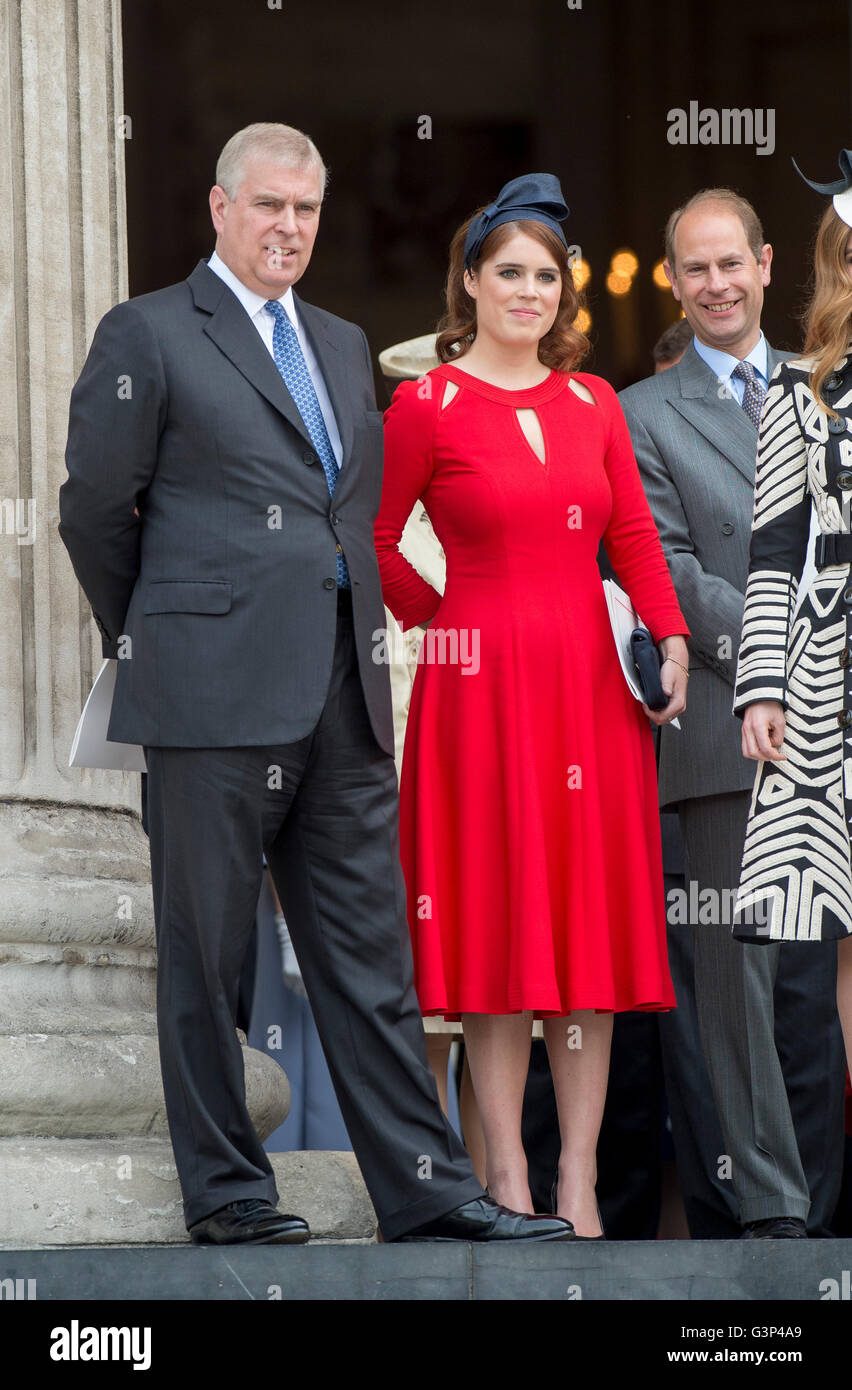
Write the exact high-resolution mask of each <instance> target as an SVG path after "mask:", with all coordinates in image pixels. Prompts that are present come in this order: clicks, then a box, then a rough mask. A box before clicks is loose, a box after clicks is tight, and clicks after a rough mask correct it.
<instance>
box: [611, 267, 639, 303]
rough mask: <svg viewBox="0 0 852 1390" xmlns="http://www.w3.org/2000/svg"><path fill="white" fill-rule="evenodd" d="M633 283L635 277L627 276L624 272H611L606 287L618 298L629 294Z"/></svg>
mask: <svg viewBox="0 0 852 1390" xmlns="http://www.w3.org/2000/svg"><path fill="white" fill-rule="evenodd" d="M632 283H633V276H632V275H626V274H625V273H624V271H623V270H611V271H610V272H609V275H608V276H607V277H606V287H607V289H608V290H609V292H610V294H613V295H615V296H616V297H620V296H621V295H624V294H629V293H630V287H631V285H632Z"/></svg>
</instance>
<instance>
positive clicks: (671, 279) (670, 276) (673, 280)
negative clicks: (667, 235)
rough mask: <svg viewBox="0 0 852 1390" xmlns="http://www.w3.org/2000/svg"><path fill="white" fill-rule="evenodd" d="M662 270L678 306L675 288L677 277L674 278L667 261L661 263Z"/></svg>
mask: <svg viewBox="0 0 852 1390" xmlns="http://www.w3.org/2000/svg"><path fill="white" fill-rule="evenodd" d="M663 270H664V271H665V273H666V279H667V280H668V282H669V284H670V285H671V287H672V294H673V295H674V297H675V299H676V300H677V302H678V304H679V303H680V295H679V293H678V288H677V277H676V275H675V273H674V271H673V270H672V268H671V266H670V265H669V262H668V261H663Z"/></svg>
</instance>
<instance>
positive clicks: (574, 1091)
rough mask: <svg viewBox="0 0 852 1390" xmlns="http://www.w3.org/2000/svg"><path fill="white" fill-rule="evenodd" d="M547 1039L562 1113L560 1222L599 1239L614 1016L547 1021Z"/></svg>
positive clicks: (581, 1014)
mask: <svg viewBox="0 0 852 1390" xmlns="http://www.w3.org/2000/svg"><path fill="white" fill-rule="evenodd" d="M543 1026H544V1037H545V1041H546V1043H547V1055H548V1058H549V1059H550V1071H551V1074H552V1076H553V1089H554V1091H555V1092H556V1108H557V1111H558V1113H559V1135H560V1139H561V1146H562V1147H561V1151H560V1155H559V1189H558V1198H559V1206H558V1210H557V1215H558V1216H564V1217H567V1219H568V1220H569V1221H571V1222H573V1224H574V1230H575V1231H576V1233H577V1235H578V1236H599V1235H600V1234H601V1226H600V1221H599V1220H598V1208H597V1198H596V1197H595V1183H596V1181H597V1176H598V1168H597V1158H596V1154H597V1147H598V1135H599V1133H600V1128H601V1120H602V1118H603V1110H604V1102H605V1100H606V1087H607V1081H608V1079H609V1052H610V1045H611V1043H612V1014H609V1013H607V1014H598V1013H595V1012H594V1010H591V1009H581V1010H580V1009H578V1010H575V1011H574V1012H573V1013H570V1014H566V1015H564V1016H563V1017H562V1018H546V1019H545V1020H544V1025H543Z"/></svg>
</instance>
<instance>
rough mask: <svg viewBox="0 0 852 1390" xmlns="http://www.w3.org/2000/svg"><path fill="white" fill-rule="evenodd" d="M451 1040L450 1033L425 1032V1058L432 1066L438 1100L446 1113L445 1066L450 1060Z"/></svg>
mask: <svg viewBox="0 0 852 1390" xmlns="http://www.w3.org/2000/svg"><path fill="white" fill-rule="evenodd" d="M452 1041H453V1035H452V1033H427V1034H426V1060H427V1062H428V1063H429V1066H430V1067H431V1068H432V1073H433V1075H434V1077H435V1085H436V1086H437V1087H438V1100H439V1101H440V1102H441V1109H442V1110H443V1112H444V1114H445V1115H446V1113H447V1105H448V1098H447V1067H448V1065H449V1061H450V1045H451V1043H452Z"/></svg>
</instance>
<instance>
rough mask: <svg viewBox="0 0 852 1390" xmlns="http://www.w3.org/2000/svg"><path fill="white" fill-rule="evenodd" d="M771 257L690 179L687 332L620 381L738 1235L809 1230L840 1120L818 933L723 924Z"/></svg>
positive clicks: (739, 815)
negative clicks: (680, 681)
mask: <svg viewBox="0 0 852 1390" xmlns="http://www.w3.org/2000/svg"><path fill="white" fill-rule="evenodd" d="M771 261H772V248H771V247H770V246H769V245H768V244H766V242H765V241H764V237H763V230H762V228H761V226H760V222H759V220H758V218H757V215H756V213H755V212H754V209H753V208H752V207H751V205H750V204H749V203H747V202H746V201H745V200H744V199H742V198H740V197H739V196H738V195H737V194H735V193H732V192H731V191H730V190H728V189H707V190H704V191H703V192H701V193H698V194H696V195H695V196H694V197H693V198H691V199H690V200H689V201H688V202H687V203H686V204H684V206H683V207H681V208H678V209H677V210H676V211H675V212H674V213H672V216H671V217H670V218H669V223H668V226H667V229H666V261H665V270H666V274H667V276H668V277H669V281H670V283H671V285H672V291H673V293H674V296H675V298H676V299H677V300H678V301H679V302H680V304H681V305H682V307H683V311H684V314H685V315H686V318H687V320H688V321H689V324H690V326H691V328H692V330H693V333H694V335H695V336H694V338H693V341H692V344H691V345H690V346H689V347H687V349H686V351H685V353H684V355H683V358H682V359H681V361H680V362H679V363H678V364H677V365H676V366H674V367H672V368H671V369H670V370H669V371H667V372H663V373H661V374H659V375H657V376H654V377H651V378H649V379H648V380H647V381H641V382H639V383H638V384H637V385H635V386H631V387H629V388H628V389H627V390H626V391H622V392H621V393H620V396H619V399H620V401H621V404H622V406H623V408H624V414H625V416H626V418H627V423H628V426H629V428H630V433H631V437H632V440H633V447H634V450H635V452H636V457H637V460H638V462H639V468H640V471H641V474H642V481H643V484H644V487H645V492H646V494H647V497H648V502H649V504H650V506H651V510H652V512H653V515H654V519H655V521H656V523H657V527H658V529H659V532H660V539H661V541H662V544H663V550H664V551H665V555H666V559H667V561H668V564H669V569H670V571H671V575H672V580H673V581H674V585H675V589H676V591H677V596H678V602H679V603H680V605H681V607H682V609H683V613H684V616H685V618H686V620H687V623H688V624H689V629H690V632H691V634H692V636H691V638H690V641H689V647H690V675H691V679H690V683H689V705H688V709H687V712H686V714H685V715H684V716H683V718H682V721H681V723H682V729H681V731H680V732H678V731H677V730H672V729H671V728H664V729H662V730H661V735H662V737H661V741H660V761H659V781H660V805H661V806H662V807H666V806H668V807H671V806H677V808H678V810H679V815H680V824H681V831H682V835H683V843H684V857H685V864H686V878H687V880H688V883H690V882H693V883H695V885H696V888H697V893H698V895H699V896H698V897H697V899H696V900H697V901H698V902H700V903H701V905H702V907H701V911H700V914H699V916H698V920H697V921H695V918H694V916H693V921H692V926H693V929H694V988H695V1002H696V1007H697V1014H698V1020H699V1026H700V1033H701V1042H702V1046H703V1052H704V1056H705V1059H706V1062H707V1067H708V1070H709V1073H710V1079H711V1085H712V1089H713V1094H714V1098H715V1101H716V1107H717V1110H718V1114H719V1119H720V1121H721V1125H722V1132H723V1135H724V1140H725V1145H726V1150H727V1154H726V1155H718V1156H716V1157H717V1160H718V1174H712V1175H711V1177H712V1178H713V1179H714V1180H715V1181H716V1187H717V1193H719V1194H721V1193H722V1192H723V1191H724V1189H722V1188H720V1187H719V1179H721V1180H722V1181H723V1182H725V1183H726V1182H727V1181H728V1179H729V1180H730V1184H731V1187H732V1188H733V1193H734V1195H735V1198H736V1201H735V1202H732V1204H731V1209H732V1212H733V1214H734V1215H735V1216H736V1218H737V1219H738V1221H739V1223H740V1225H741V1226H742V1228H743V1235H744V1236H746V1237H748V1238H755V1237H759V1238H764V1237H773V1236H781V1237H791V1236H793V1237H795V1236H804V1235H805V1234H806V1223H807V1230H809V1231H810V1232H811V1233H812V1234H825V1232H826V1226H827V1223H828V1222H830V1220H831V1217H832V1215H833V1211H834V1207H835V1205H836V1203H837V1196H838V1192H839V1186H840V1165H841V1158H842V1122H843V1121H842V1117H843V1075H844V1069H843V1048H842V1038H841V1035H840V1029H839V1026H838V1024H837V1019H836V1017H835V1016H834V1012H833V1006H832V1001H833V999H834V995H835V985H834V979H835V971H836V953H835V951H834V948H833V944H832V943H828V944H827V946H826V949H824V950H822V951H810V952H808V953H806V952H804V951H801V950H798V949H797V947H796V945H795V944H794V943H791V944H780V945H779V944H771V943H766V944H765V945H763V946H761V947H754V946H751V947H745V946H743V944H742V943H740V942H738V941H735V940H734V939H733V937H732V935H731V923H732V904H733V894H734V891H735V890H736V887H737V884H738V882H739V873H740V864H741V860H742V848H743V840H744V837H745V824H746V816H747V811H748V805H749V801H750V796H751V790H752V786H753V783H754V769H753V767H752V766H751V765H750V764H749V763H748V762H746V760H745V759H744V758H743V757H742V751H741V726H740V722H739V720H738V719H736V717H735V716H734V715H733V714H732V712H731V709H732V700H733V683H734V676H735V672H736V666H737V650H738V644H739V635H740V630H741V626H742V614H743V604H744V594H745V584H746V577H747V574H748V559H749V538H750V530H751V520H752V512H753V505H754V466H755V454H756V449H757V423H758V420H759V416H760V405H761V401H762V398H763V394H764V392H765V390H766V384H767V382H768V379H769V377H770V376H771V375H772V372H773V371H774V369H775V367H776V365H777V363H778V362H780V361H781V360H782V356H781V354H779V353H777V352H775V351H774V350H773V349H772V348H771V347H770V346H769V344H768V343H767V342H766V339H765V338H764V336H763V334H762V332H761V328H760V316H761V311H762V308H763V291H764V288H765V287H766V286H767V285H768V284H769V279H770V266H771ZM707 889H710V890H712V892H711V893H710V894H707V893H706V890H707ZM671 930H675V931H677V930H678V928H677V927H674V928H670V931H671ZM681 930H686V928H681ZM681 988H689V981H688V979H685V980H682V981H681ZM726 1157H727V1158H728V1159H729V1160H730V1162H729V1163H728V1164H726V1163H725V1158H726ZM711 1161H712V1159H711ZM708 1190H709V1184H708ZM720 1200H723V1199H722V1198H721V1196H720Z"/></svg>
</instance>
